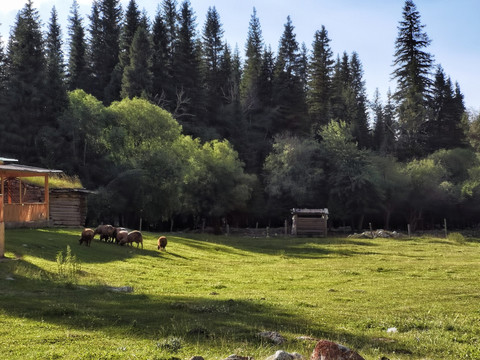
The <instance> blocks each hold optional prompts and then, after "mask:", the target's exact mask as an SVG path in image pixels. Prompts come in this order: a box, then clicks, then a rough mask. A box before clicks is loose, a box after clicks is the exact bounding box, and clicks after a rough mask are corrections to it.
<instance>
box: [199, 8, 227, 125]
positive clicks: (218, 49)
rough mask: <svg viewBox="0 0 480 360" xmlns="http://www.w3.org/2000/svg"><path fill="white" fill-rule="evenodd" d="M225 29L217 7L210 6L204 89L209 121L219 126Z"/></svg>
mask: <svg viewBox="0 0 480 360" xmlns="http://www.w3.org/2000/svg"><path fill="white" fill-rule="evenodd" d="M222 37H223V29H222V24H221V23H220V16H219V14H218V12H217V10H216V9H215V7H213V8H212V7H209V8H208V11H207V18H206V20H205V25H204V27H203V34H202V40H203V41H202V43H203V52H202V53H203V65H204V81H203V83H204V91H205V106H206V117H207V123H209V124H210V125H211V126H217V127H218V125H219V124H217V122H218V121H221V119H218V118H217V117H218V110H219V107H220V106H221V104H222V97H223V94H222V91H223V89H222V85H223V83H224V79H223V78H222V69H221V64H222V60H223V57H224V49H225V48H224V44H223V40H222Z"/></svg>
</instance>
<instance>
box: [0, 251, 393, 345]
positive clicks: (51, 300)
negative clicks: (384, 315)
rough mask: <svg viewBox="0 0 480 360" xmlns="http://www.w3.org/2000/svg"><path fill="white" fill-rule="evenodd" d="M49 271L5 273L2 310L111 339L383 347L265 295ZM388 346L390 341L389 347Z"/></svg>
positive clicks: (1, 284) (31, 268)
mask: <svg viewBox="0 0 480 360" xmlns="http://www.w3.org/2000/svg"><path fill="white" fill-rule="evenodd" d="M20 261H22V260H20ZM22 262H23V264H22V266H25V267H26V268H28V269H29V271H31V272H32V273H33V272H35V271H41V269H39V268H37V267H36V266H35V265H33V264H29V263H27V262H24V261H22ZM51 275H52V274H44V275H43V276H39V277H38V278H32V277H30V276H23V275H13V277H14V279H10V280H8V281H7V280H5V278H4V277H2V278H0V287H1V288H2V292H1V293H0V312H2V313H4V314H8V315H9V316H14V317H18V318H28V319H31V320H34V321H38V322H47V323H51V324H55V325H59V326H62V327H65V328H66V329H69V330H81V331H93V332H95V333H102V332H103V333H104V334H105V336H108V337H116V336H118V337H119V338H122V337H125V336H128V337H133V338H138V339H139V340H144V339H150V340H152V341H155V340H158V339H160V338H168V337H172V336H176V337H182V338H184V339H187V341H190V342H192V343H194V342H196V341H200V340H201V341H203V342H207V343H208V341H213V340H215V339H219V338H220V339H223V340H224V341H226V342H244V341H248V342H249V343H251V344H258V345H260V344H262V343H264V342H265V339H262V338H260V337H259V336H258V333H259V332H261V331H278V330H280V329H281V331H282V332H285V333H298V334H305V335H307V336H311V337H315V338H326V339H331V340H334V341H335V340H336V341H347V342H348V343H351V344H355V345H356V346H358V347H359V348H360V347H370V346H373V345H375V346H376V347H377V348H382V344H378V341H377V340H376V339H375V338H371V337H369V336H359V335H355V334H352V333H350V332H348V331H346V330H342V329H339V328H338V327H337V328H334V327H331V326H327V325H325V324H324V323H323V322H320V321H315V319H311V318H308V317H305V316H301V315H299V314H298V312H296V311H294V310H289V309H285V308H282V307H279V306H278V305H275V302H270V301H268V300H265V299H263V298H262V299H241V300H237V299H235V300H234V299H218V298H216V297H215V296H213V295H212V296H210V297H207V296H199V297H196V296H191V297H189V296H169V295H147V294H141V293H135V290H134V289H133V292H131V293H125V292H122V291H115V290H114V289H112V288H109V287H106V286H101V285H88V286H85V285H82V286H76V285H73V284H69V283H62V282H56V281H52V280H51ZM45 336H47V337H48V334H45ZM289 341H299V340H295V339H289ZM397 345H398V344H397ZM388 346H389V344H385V350H387V349H388ZM232 348H233V346H232ZM312 348H313V344H312Z"/></svg>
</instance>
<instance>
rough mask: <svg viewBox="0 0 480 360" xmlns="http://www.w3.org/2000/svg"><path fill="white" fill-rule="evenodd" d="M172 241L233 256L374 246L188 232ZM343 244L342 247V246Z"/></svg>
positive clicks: (343, 251) (358, 250) (342, 252)
mask: <svg viewBox="0 0 480 360" xmlns="http://www.w3.org/2000/svg"><path fill="white" fill-rule="evenodd" d="M172 241H175V242H178V243H181V244H183V245H185V246H190V247H196V248H198V249H202V250H208V251H211V250H212V249H213V250H219V251H223V252H228V253H232V254H235V255H240V256H246V255H245V254H248V253H258V254H265V255H281V256H285V257H291V258H302V259H316V258H322V257H326V256H331V255H336V256H355V255H374V254H376V253H375V252H372V251H370V250H368V251H366V250H364V249H362V247H374V246H377V245H376V244H374V243H371V242H367V241H361V240H356V239H344V238H333V239H330V238H307V237H305V238H290V237H275V238H247V237H237V236H236V237H224V236H214V235H212V236H205V235H200V236H198V235H192V236H191V237H188V238H187V237H175V238H173V239H172ZM343 246H344V247H343Z"/></svg>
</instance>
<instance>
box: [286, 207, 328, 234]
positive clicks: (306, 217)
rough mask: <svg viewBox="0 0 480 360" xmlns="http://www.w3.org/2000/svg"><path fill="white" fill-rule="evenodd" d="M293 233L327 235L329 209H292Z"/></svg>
mask: <svg viewBox="0 0 480 360" xmlns="http://www.w3.org/2000/svg"><path fill="white" fill-rule="evenodd" d="M291 212H292V215H293V216H292V235H318V236H327V220H328V209H326V208H325V209H292V210H291Z"/></svg>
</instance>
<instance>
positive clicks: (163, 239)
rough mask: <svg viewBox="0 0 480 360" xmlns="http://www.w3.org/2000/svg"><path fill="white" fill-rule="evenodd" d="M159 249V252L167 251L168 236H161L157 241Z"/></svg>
mask: <svg viewBox="0 0 480 360" xmlns="http://www.w3.org/2000/svg"><path fill="white" fill-rule="evenodd" d="M157 247H158V250H165V248H166V247H167V237H166V236H160V237H159V238H158V240H157Z"/></svg>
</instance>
